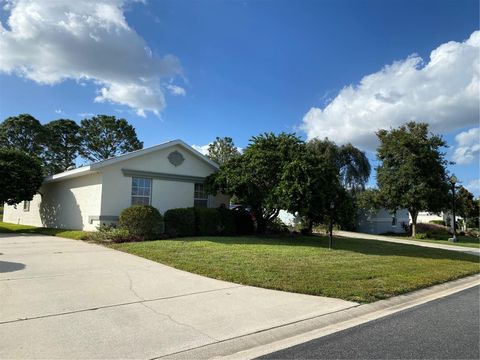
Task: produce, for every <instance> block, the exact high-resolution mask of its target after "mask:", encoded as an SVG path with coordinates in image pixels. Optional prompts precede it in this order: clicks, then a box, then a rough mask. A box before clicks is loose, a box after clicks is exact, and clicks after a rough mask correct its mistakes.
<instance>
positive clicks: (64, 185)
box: [3, 140, 229, 230]
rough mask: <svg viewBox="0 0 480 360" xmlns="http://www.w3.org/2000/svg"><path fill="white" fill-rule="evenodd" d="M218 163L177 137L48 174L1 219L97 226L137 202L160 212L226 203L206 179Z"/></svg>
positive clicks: (112, 220)
mask: <svg viewBox="0 0 480 360" xmlns="http://www.w3.org/2000/svg"><path fill="white" fill-rule="evenodd" d="M217 170H218V165H217V164H216V163H215V162H213V161H212V160H210V159H209V158H207V157H206V156H204V155H202V154H200V153H199V152H198V151H196V150H195V149H193V148H192V147H190V146H189V145H187V144H186V143H185V142H183V141H181V140H173V141H169V142H166V143H164V144H160V145H156V146H152V147H149V148H145V149H142V150H138V151H134V152H131V153H128V154H124V155H120V156H117V157H114V158H111V159H108V160H104V161H100V162H97V163H93V164H91V165H88V166H83V167H79V168H76V169H73V170H69V171H65V172H63V173H60V174H56V175H52V176H49V177H47V178H45V180H44V182H43V184H42V186H41V188H40V190H39V194H37V195H35V196H34V198H33V199H32V201H24V202H23V203H20V204H18V205H16V206H7V205H5V209H4V215H3V221H5V222H9V223H15V224H23V225H33V226H43V227H52V228H64V229H78V230H96V228H97V227H98V226H99V225H100V224H111V223H116V222H117V221H118V216H119V215H120V212H121V211H122V210H123V209H125V208H127V207H129V206H131V205H135V204H147V205H152V206H154V207H156V208H157V209H158V210H159V211H160V212H161V213H162V214H163V213H164V212H165V211H167V210H168V209H173V208H180V207H192V206H198V207H218V206H220V205H222V204H225V205H228V203H229V197H227V196H225V195H217V196H207V195H206V193H205V189H204V181H205V178H206V177H207V176H208V175H210V174H212V173H214V172H216V171H217Z"/></svg>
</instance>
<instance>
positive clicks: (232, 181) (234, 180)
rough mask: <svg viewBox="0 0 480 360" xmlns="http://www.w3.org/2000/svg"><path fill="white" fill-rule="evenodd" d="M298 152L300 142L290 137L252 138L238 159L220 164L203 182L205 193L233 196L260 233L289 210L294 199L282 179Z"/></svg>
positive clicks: (261, 136) (267, 136) (268, 136)
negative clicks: (251, 214)
mask: <svg viewBox="0 0 480 360" xmlns="http://www.w3.org/2000/svg"><path fill="white" fill-rule="evenodd" d="M302 149H303V142H302V141H301V140H300V139H299V138H298V137H296V136H295V135H294V134H285V133H281V134H279V135H275V134H272V133H266V134H262V135H259V136H254V137H252V139H251V140H250V144H249V145H248V146H247V148H246V149H245V151H244V153H243V154H242V155H241V156H238V157H234V158H233V159H231V160H230V161H228V162H227V163H225V164H223V165H222V166H221V167H220V170H219V171H218V172H217V173H216V174H214V175H211V176H210V177H209V178H208V179H207V185H208V188H209V191H210V192H213V193H216V192H218V191H220V192H223V193H225V194H229V195H235V196H236V197H237V199H238V200H239V202H240V203H241V204H244V205H247V206H250V207H251V208H252V210H253V212H254V214H255V216H256V220H257V231H258V232H259V233H263V232H264V231H265V229H266V226H267V224H268V223H269V222H270V221H273V220H274V219H275V218H276V217H277V216H278V213H279V211H280V209H286V210H291V208H292V207H293V206H292V201H293V200H294V199H293V198H294V196H293V195H291V193H290V192H289V189H288V188H287V187H286V186H285V185H286V183H288V182H285V181H282V178H283V177H284V175H285V174H286V171H287V169H288V168H289V165H290V164H291V163H292V161H293V160H294V159H295V158H296V157H297V156H298V154H301V153H302Z"/></svg>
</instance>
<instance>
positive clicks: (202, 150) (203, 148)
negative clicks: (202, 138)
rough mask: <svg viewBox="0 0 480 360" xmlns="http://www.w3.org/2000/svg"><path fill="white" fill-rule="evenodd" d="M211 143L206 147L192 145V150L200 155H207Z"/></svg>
mask: <svg viewBox="0 0 480 360" xmlns="http://www.w3.org/2000/svg"><path fill="white" fill-rule="evenodd" d="M210 144H211V143H209V144H207V145H192V148H194V149H195V150H197V151H198V152H199V153H200V154H203V155H207V154H208V147H209V146H210Z"/></svg>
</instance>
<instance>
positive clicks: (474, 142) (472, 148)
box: [453, 127, 480, 165]
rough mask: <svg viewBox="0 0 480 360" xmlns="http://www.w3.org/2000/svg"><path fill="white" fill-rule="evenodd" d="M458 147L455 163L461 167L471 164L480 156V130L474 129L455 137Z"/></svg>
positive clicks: (454, 157)
mask: <svg viewBox="0 0 480 360" xmlns="http://www.w3.org/2000/svg"><path fill="white" fill-rule="evenodd" d="M455 140H456V142H457V146H456V148H455V151H454V152H453V161H455V162H456V163H457V164H459V165H464V164H470V163H472V162H473V161H474V160H475V159H478V155H479V154H480V128H478V127H477V128H472V129H470V130H468V131H464V132H461V133H460V134H458V135H457V136H455Z"/></svg>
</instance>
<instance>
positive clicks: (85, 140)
mask: <svg viewBox="0 0 480 360" xmlns="http://www.w3.org/2000/svg"><path fill="white" fill-rule="evenodd" d="M80 137H81V139H82V145H81V149H80V154H81V155H82V157H84V158H85V159H87V160H90V161H101V160H106V159H109V158H111V157H113V156H117V155H121V154H124V153H127V152H130V151H134V150H140V149H142V148H143V142H141V141H140V140H138V138H137V133H136V132H135V128H134V127H133V126H132V125H130V124H129V123H128V122H127V120H125V119H117V118H115V116H107V115H98V116H94V117H92V118H90V119H84V120H82V121H81V127H80Z"/></svg>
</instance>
